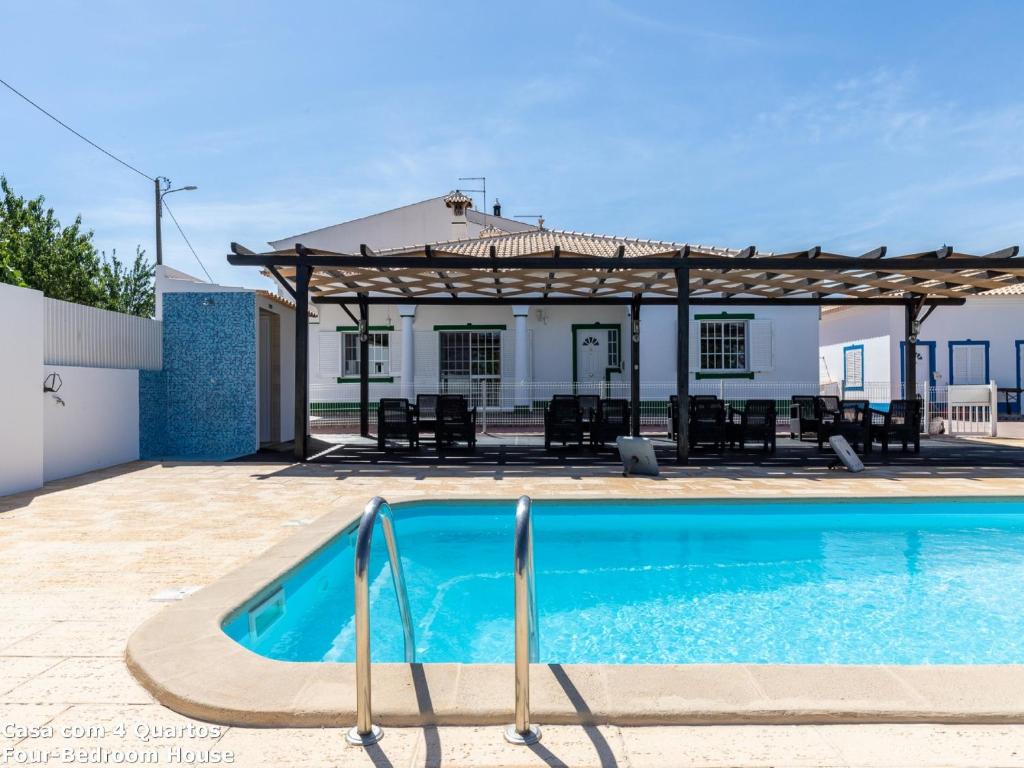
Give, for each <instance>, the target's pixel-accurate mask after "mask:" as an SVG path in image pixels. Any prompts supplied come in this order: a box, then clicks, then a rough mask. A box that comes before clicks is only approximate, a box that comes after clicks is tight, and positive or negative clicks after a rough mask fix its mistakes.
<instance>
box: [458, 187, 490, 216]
mask: <svg viewBox="0 0 1024 768" xmlns="http://www.w3.org/2000/svg"><path fill="white" fill-rule="evenodd" d="M459 181H479V182H480V187H481V189H463V190H462V191H463V192H479V193H481V194H482V195H483V196H484V207H483V214H484V220H485V221H486V218H487V177H486V176H459Z"/></svg>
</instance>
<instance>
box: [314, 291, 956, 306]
mask: <svg viewBox="0 0 1024 768" xmlns="http://www.w3.org/2000/svg"><path fill="white" fill-rule="evenodd" d="M355 300H356V299H355V298H353V297H351V296H322V297H320V296H315V297H313V303H314V304H348V303H351V302H353V301H355ZM966 300H967V299H966V294H965V295H964V296H963V297H956V298H953V297H937V298H926V299H925V305H927V306H932V305H935V306H959V305H961V304H964V303H965V302H966ZM365 301H366V303H367V304H369V305H381V304H412V305H419V306H453V307H459V306H462V307H497V306H514V305H516V304H525V305H533V306H538V305H541V306H543V305H547V306H556V305H557V306H569V307H571V306H629V305H630V304H632V303H633V299H632V297H630V296H595V297H593V298H583V297H575V296H571V297H562V296H549V297H548V298H544V297H542V296H500V297H499V296H464V297H463V296H460V297H458V298H454V299H453V298H450V297H444V296H414V297H412V298H410V299H408V300H405V299H402V298H400V297H398V296H367V297H366V299H365ZM640 303H641V304H645V305H647V306H658V305H660V306H675V304H676V300H675V298H674V297H668V296H644V297H643V298H641V300H640ZM690 303H691V304H694V305H702V306H725V305H733V304H740V305H744V306H746V305H750V306H794V307H818V306H839V307H843V306H876V307H884V306H894V307H902V306H904V305H905V304H906V303H907V299H906V298H905V297H902V296H891V297H879V298H857V297H852V296H850V297H847V296H840V297H835V296H832V297H830V296H821V297H785V296H773V297H758V296H749V297H744V296H735V295H731V296H725V297H718V296H692V297H691V298H690Z"/></svg>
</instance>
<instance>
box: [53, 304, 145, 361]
mask: <svg viewBox="0 0 1024 768" xmlns="http://www.w3.org/2000/svg"><path fill="white" fill-rule="evenodd" d="M44 307H45V309H44V314H45V318H44V328H45V337H44V343H43V357H44V363H45V364H46V365H73V366H79V367H84V368H138V369H142V370H153V371H155V370H160V368H161V367H163V343H162V338H161V336H162V330H161V328H162V323H160V322H159V321H157V320H150V319H149V318H145V317H136V316H134V315H125V314H122V313H120V312H109V311H107V310H105V309H96V308H95V307H86V306H83V305H81V304H73V303H71V302H68V301H59V300H58V299H49V298H48V299H46V300H45V301H44Z"/></svg>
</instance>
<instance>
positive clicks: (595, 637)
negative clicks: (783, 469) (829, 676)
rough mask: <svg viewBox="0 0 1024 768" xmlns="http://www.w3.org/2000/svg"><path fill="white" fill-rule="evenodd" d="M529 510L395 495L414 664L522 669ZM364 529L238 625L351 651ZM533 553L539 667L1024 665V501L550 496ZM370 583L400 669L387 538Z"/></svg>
mask: <svg viewBox="0 0 1024 768" xmlns="http://www.w3.org/2000/svg"><path fill="white" fill-rule="evenodd" d="M514 507H515V503H514V502H512V501H505V502H499V503H491V502H443V503H441V502H438V503H418V504H412V505H396V506H395V510H394V511H395V520H396V530H397V533H398V538H399V544H400V547H401V550H402V560H403V564H404V567H405V573H406V578H407V580H408V589H409V598H410V602H411V606H412V614H413V618H414V621H415V624H416V646H417V647H416V656H417V661H421V662H452V661H457V662H474V663H484V662H511V661H512V657H513V645H512V643H513V640H512V626H513V614H512V605H513V602H512V601H513V583H512V533H513V518H514ZM353 536H354V534H352V533H344V534H342V535H341V536H339V537H338V538H336V539H335V540H334V541H333V542H332V543H331V544H330V545H328V546H327V547H326V548H324V549H323V550H321V551H320V552H319V553H318V554H317V555H315V556H314V557H313V558H312V559H310V560H309V561H307V562H306V563H305V564H304V565H303V566H301V567H300V568H299V569H297V570H296V571H295V572H293V573H292V574H291V575H290V576H288V577H287V578H286V579H285V580H284V582H283V583H282V584H281V585H280V586H281V587H282V589H281V591H280V592H277V593H276V595H275V596H274V598H273V599H272V600H270V601H266V600H265V597H266V595H267V594H269V592H268V591H267V590H265V591H264V592H262V593H261V594H260V596H259V597H258V598H257V600H258V601H262V603H263V606H262V607H261V609H260V611H259V612H258V613H257V614H254V615H250V608H251V607H252V604H250V605H249V606H243V609H242V611H241V612H239V613H238V614H237V615H236V616H235V617H233V618H231V619H229V621H228V622H227V623H226V624H225V631H226V632H227V633H228V634H229V635H230V636H231V637H233V638H235V639H236V640H237V641H238V642H240V643H242V644H243V645H245V646H246V647H248V648H250V649H251V650H253V651H256V652H257V653H260V654H263V655H265V656H269V657H272V658H275V659H286V660H292V661H322V660H326V661H352V660H353V659H354V645H353V640H354V626H353V618H352V607H353V605H352V604H353V587H352V540H353ZM534 557H535V568H536V579H537V601H538V603H537V604H538V612H539V621H540V656H541V661H542V662H549V663H553V662H561V663H629V664H634V663H698V662H703V663H728V662H751V663H794V664H810V663H828V664H876V663H878V664H929V663H933V664H940V663H941V664H1006V663H1022V662H1024V502H1022V501H1021V500H1018V499H1005V500H999V499H991V500H979V499H957V500H928V501H925V500H910V501H880V500H872V501H856V502H853V501H830V500H800V501H792V502H788V501H786V502H781V501H780V502H733V501H726V502H677V501H673V502H640V501H615V502H553V501H551V502H545V501H535V502H534ZM370 576H371V586H370V598H371V625H372V643H373V657H374V660H375V661H401V660H402V659H403V653H402V631H401V625H400V622H399V618H398V608H397V603H396V600H395V594H394V590H393V587H392V583H391V572H390V568H389V566H388V564H387V558H386V548H385V546H384V539H383V536H382V535H381V533H380V531H379V530H378V532H377V536H376V537H375V544H374V556H373V558H372V559H371V569H370ZM276 587H277V585H275V586H274V589H275V590H276ZM254 627H255V630H256V633H257V635H258V636H254V634H253V632H252V630H253V628H254Z"/></svg>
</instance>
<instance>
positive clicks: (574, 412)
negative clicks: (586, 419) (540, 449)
mask: <svg viewBox="0 0 1024 768" xmlns="http://www.w3.org/2000/svg"><path fill="white" fill-rule="evenodd" d="M553 442H560V443H561V444H562V445H563V446H564V445H566V444H567V443H578V444H579V445H580V446H581V447H582V446H583V411H582V410H581V409H580V404H579V401H578V400H577V399H576V396H575V395H555V396H554V397H552V398H551V402H550V403H548V404H547V405H546V406H545V407H544V447H545V448H551V443H553Z"/></svg>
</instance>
